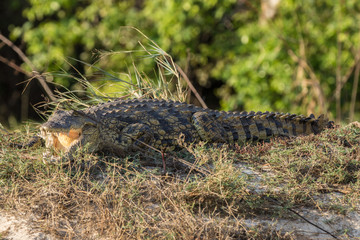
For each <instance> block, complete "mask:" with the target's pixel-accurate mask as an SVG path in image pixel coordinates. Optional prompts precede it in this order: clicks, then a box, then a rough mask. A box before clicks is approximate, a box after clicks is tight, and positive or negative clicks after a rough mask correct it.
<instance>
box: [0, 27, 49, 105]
mask: <svg viewBox="0 0 360 240" xmlns="http://www.w3.org/2000/svg"><path fill="white" fill-rule="evenodd" d="M0 40H1V41H2V42H3V43H5V44H6V45H8V46H9V47H10V48H11V49H12V50H13V51H14V52H16V53H17V54H18V55H19V57H20V58H21V59H22V60H23V61H24V62H25V63H26V64H27V65H28V66H29V67H30V68H31V69H32V73H26V76H29V75H30V76H31V77H35V78H36V79H37V80H38V81H39V83H40V84H41V86H42V87H43V89H44V90H45V92H46V94H47V95H48V96H49V98H50V99H51V101H55V100H56V97H55V96H54V94H53V93H52V91H51V89H50V88H49V86H48V85H47V83H46V79H45V78H44V76H43V75H41V74H39V72H37V71H36V70H35V66H34V65H33V64H32V62H31V61H30V59H29V58H28V57H27V56H26V55H25V54H24V52H23V51H21V49H20V48H19V47H17V46H16V45H15V44H13V43H12V42H11V41H10V40H9V39H8V38H6V37H5V36H4V35H2V34H1V33H0ZM2 60H3V59H2ZM2 60H1V61H2ZM2 62H4V61H2ZM8 65H9V64H8ZM9 66H10V67H12V68H14V69H18V68H19V67H16V66H17V65H15V64H11V65H9ZM20 68H21V67H20ZM24 71H25V70H22V71H20V72H22V73H24Z"/></svg>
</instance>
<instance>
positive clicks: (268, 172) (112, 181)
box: [0, 127, 360, 239]
mask: <svg viewBox="0 0 360 240" xmlns="http://www.w3.org/2000/svg"><path fill="white" fill-rule="evenodd" d="M32 132H33V128H32V127H30V128H29V127H27V128H26V129H25V130H22V131H19V132H15V133H13V134H3V135H1V136H0V142H1V145H0V146H1V150H0V159H1V160H0V185H1V190H0V191H1V195H0V206H1V208H3V209H8V210H16V211H18V212H22V213H26V214H29V215H33V216H35V218H36V219H37V221H36V222H37V225H38V227H40V228H41V229H42V230H43V231H44V232H46V233H50V234H51V235H53V236H56V237H59V238H65V239H84V238H87V239H115V238H117V239H292V238H295V235H293V234H291V233H286V232H281V231H279V230H276V228H272V227H271V226H264V227H263V228H262V229H261V228H259V227H253V228H252V227H249V226H248V225H247V224H246V223H245V220H246V219H248V218H257V217H260V218H267V219H274V221H276V219H278V218H280V217H281V218H289V219H293V218H295V217H296V216H294V215H293V214H292V213H291V212H289V211H287V210H286V208H284V207H281V206H279V205H278V204H274V202H272V201H270V200H269V197H271V198H275V199H277V200H278V201H280V202H281V203H283V204H284V205H286V206H287V207H289V206H291V207H297V208H299V207H305V206H306V207H311V208H315V209H322V210H326V209H331V210H335V211H337V212H340V213H342V214H346V213H347V212H349V211H354V210H355V209H356V208H358V206H359V192H360V191H359V190H360V181H359V176H360V161H359V160H360V159H359V158H360V157H359V151H360V149H359V141H360V139H359V138H360V137H359V133H360V129H359V128H356V127H344V128H340V129H335V130H328V131H326V132H324V133H323V134H320V135H317V136H307V137H300V138H297V139H293V140H291V141H289V140H286V141H285V140H281V139H277V140H275V141H271V142H270V143H262V144H257V145H247V146H243V147H239V148H238V149H237V150H233V149H228V148H226V147H223V148H213V147H208V146H204V145H201V144H200V145H199V146H189V147H187V150H182V151H180V152H178V153H174V154H173V156H168V159H167V161H168V174H167V175H162V174H160V171H161V157H160V156H157V155H156V154H154V156H153V157H146V158H145V157H144V156H141V155H135V156H130V157H127V158H124V159H119V158H117V157H111V156H103V155H88V154H87V155H84V156H79V158H78V160H77V161H76V162H74V163H67V164H63V165H50V164H48V163H44V162H43V161H42V152H43V151H44V149H42V148H39V149H32V150H28V149H14V148H10V147H9V146H8V143H11V142H18V141H25V140H26V139H22V138H23V136H26V138H29V137H30V136H31V134H32ZM179 158H181V159H182V162H187V163H188V164H187V165H185V164H183V163H181V162H180V161H179V160H178V159H179ZM194 164H195V165H196V167H197V168H199V169H202V170H203V171H201V172H200V171H197V170H196V168H195V167H191V166H193V165H194ZM250 167H251V168H252V169H257V170H258V173H259V174H260V176H261V179H260V180H256V176H255V175H254V176H252V175H251V174H250V175H249V174H244V169H246V168H250ZM329 192H341V193H344V195H343V197H342V198H337V199H335V200H334V201H327V202H323V201H322V199H321V198H317V196H319V195H320V194H323V193H329ZM339 234H340V235H341V234H344V233H339ZM343 236H346V234H345V235H343Z"/></svg>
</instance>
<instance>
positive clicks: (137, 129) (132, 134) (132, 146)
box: [118, 123, 166, 173]
mask: <svg viewBox="0 0 360 240" xmlns="http://www.w3.org/2000/svg"><path fill="white" fill-rule="evenodd" d="M153 140H154V134H153V131H152V130H151V129H150V127H149V126H148V125H146V124H142V123H134V124H130V125H129V126H127V127H125V128H124V129H123V130H122V131H121V136H120V138H119V139H118V141H119V146H120V147H121V148H123V149H129V150H137V149H139V148H148V147H149V146H151V142H152V141H153ZM160 153H161V159H162V163H163V171H164V173H165V172H166V161H165V154H164V151H163V150H162V149H161V152H160Z"/></svg>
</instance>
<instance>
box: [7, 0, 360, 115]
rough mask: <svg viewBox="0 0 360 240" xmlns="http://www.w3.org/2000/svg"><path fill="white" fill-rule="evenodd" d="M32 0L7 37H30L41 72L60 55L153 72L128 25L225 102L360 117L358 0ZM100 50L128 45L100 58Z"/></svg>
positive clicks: (58, 64) (59, 64) (117, 69)
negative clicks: (98, 55) (17, 24)
mask: <svg viewBox="0 0 360 240" xmlns="http://www.w3.org/2000/svg"><path fill="white" fill-rule="evenodd" d="M29 3H30V6H29V7H27V8H26V9H24V11H23V14H24V16H25V17H26V19H27V22H26V23H25V24H23V25H22V26H15V25H14V26H11V30H12V34H11V36H12V39H18V38H21V39H22V40H23V41H24V42H25V43H26V46H27V50H26V53H27V55H28V56H29V57H30V58H31V59H32V61H33V63H34V64H35V65H36V66H37V68H38V69H40V70H43V71H58V70H59V69H60V68H64V69H65V70H69V68H70V66H69V64H66V63H65V62H66V61H65V59H66V58H67V57H68V56H71V57H74V58H77V59H80V60H82V61H84V62H89V63H90V62H91V63H92V62H95V64H96V66H99V67H101V68H103V69H105V70H107V71H111V72H114V73H121V72H128V68H129V66H131V64H132V62H133V61H135V62H136V65H137V68H138V69H139V70H140V71H144V72H146V73H147V74H148V75H149V76H150V77H154V78H155V77H156V75H157V74H156V73H155V72H153V71H151V69H152V68H153V64H155V63H154V62H153V61H148V60H147V59H144V58H142V56H145V55H146V54H144V53H143V52H141V51H137V50H142V49H143V48H142V47H141V45H139V44H138V42H139V41H141V42H142V43H143V44H145V45H146V42H147V40H146V39H145V38H144V36H142V35H141V34H139V32H137V31H135V30H134V29H132V28H126V27H123V26H134V27H136V28H138V29H140V30H141V31H142V32H143V33H144V34H145V35H147V36H148V37H149V38H151V39H152V40H154V41H155V42H156V43H157V44H158V45H159V46H161V47H162V48H163V49H164V50H165V51H167V52H168V53H169V54H171V55H172V56H173V57H174V59H175V61H176V62H178V63H179V65H181V66H182V67H183V68H184V69H185V70H186V73H187V74H188V76H189V77H190V79H191V80H193V81H195V82H196V83H197V86H198V87H200V88H203V89H211V91H214V93H215V94H216V96H218V97H219V98H220V105H221V108H222V109H225V110H230V109H232V110H233V109H238V110H256V111H257V110H275V111H292V112H295V113H303V114H306V113H309V112H314V113H319V112H327V111H330V112H329V114H330V115H331V114H333V115H335V114H336V115H337V116H339V117H338V120H340V117H341V116H342V117H343V118H347V117H348V116H349V114H350V115H351V111H352V112H353V113H354V112H355V118H358V119H359V115H356V110H359V108H360V107H359V106H360V104H359V97H356V96H357V95H358V94H357V92H356V91H355V93H353V89H357V88H358V85H357V82H356V81H355V78H356V69H357V67H356V66H359V59H360V54H359V49H360V31H359V27H360V24H359V22H360V21H359V20H360V2H359V1H357V0H348V1H332V0H319V1H305V0H304V1H295V0H277V1H274V0H273V1H271V0H262V1H247V0H223V1H219V0H208V1H199V0H183V1H176V0H166V1H161V0H151V1H150V0H148V1H146V0H131V1H115V0H94V1H90V0H84V1H75V0H29ZM267 12H270V13H271V14H267ZM144 42H145V43H144ZM96 50H107V51H115V52H116V51H125V50H131V51H132V52H131V54H128V53H126V52H117V54H114V55H108V56H104V55H103V57H102V58H100V59H98V58H96V57H95V56H96V54H94V53H96ZM74 64H75V65H76V66H77V68H78V69H79V71H80V72H82V73H83V72H84V73H87V74H91V71H92V70H90V69H85V68H84V67H81V66H80V65H79V64H78V63H74ZM86 71H90V72H86ZM357 78H358V75H357ZM54 81H56V82H58V83H61V84H63V85H65V86H67V87H70V88H71V87H72V85H73V84H75V83H74V82H71V81H69V79H67V78H62V77H56V76H55V78H54ZM219 83H222V84H221V85H220V84H219ZM219 86H220V87H219ZM215 87H216V88H215ZM354 94H355V99H354V97H353V95H354ZM203 95H205V96H206V92H203ZM355 103H357V105H356V104H355ZM357 112H359V111H357ZM352 117H353V118H354V115H353V116H352Z"/></svg>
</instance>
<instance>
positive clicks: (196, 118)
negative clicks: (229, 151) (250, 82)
mask: <svg viewBox="0 0 360 240" xmlns="http://www.w3.org/2000/svg"><path fill="white" fill-rule="evenodd" d="M192 121H193V124H194V126H195V128H196V130H197V132H198V134H199V135H200V137H201V139H202V140H203V141H206V142H212V143H229V144H232V143H233V142H234V139H233V137H232V133H231V132H230V131H226V129H225V127H224V126H222V125H221V124H220V122H219V121H217V120H216V119H215V118H214V117H212V116H210V115H209V114H208V113H206V112H196V113H194V114H193V116H192Z"/></svg>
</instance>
